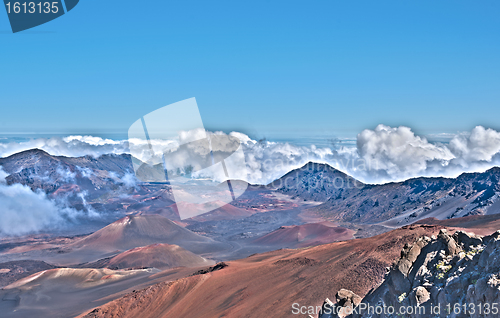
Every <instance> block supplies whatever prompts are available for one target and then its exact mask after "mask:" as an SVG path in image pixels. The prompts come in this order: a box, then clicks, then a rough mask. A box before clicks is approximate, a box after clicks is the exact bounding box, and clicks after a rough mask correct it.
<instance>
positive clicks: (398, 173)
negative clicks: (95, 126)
mask: <svg viewBox="0 0 500 318" xmlns="http://www.w3.org/2000/svg"><path fill="white" fill-rule="evenodd" d="M209 135H210V136H221V135H225V134H224V133H222V132H214V133H210V134H209ZM229 136H231V137H234V138H237V139H239V140H240V143H241V150H242V151H243V154H244V158H245V161H246V167H244V168H243V169H239V170H238V174H237V176H238V178H241V179H244V180H246V181H248V182H250V183H256V184H267V183H270V182H272V181H274V180H275V179H277V178H279V177H281V176H282V175H284V174H286V173H287V172H289V171H290V170H292V169H295V168H298V167H300V166H302V165H304V164H305V163H307V162H308V161H315V162H322V163H328V164H330V165H332V166H333V167H335V168H337V169H339V170H341V171H344V172H346V173H347V174H349V175H352V176H353V177H355V178H357V179H359V180H361V181H363V182H368V183H383V182H389V181H400V180H404V179H407V178H411V177H418V176H446V177H456V176H457V175H458V174H460V173H462V172H470V171H484V170H486V169H488V168H490V167H492V166H494V165H498V164H500V132H497V131H495V130H493V129H486V128H484V127H481V126H478V127H475V128H474V129H473V130H472V131H470V132H466V133H459V134H454V135H452V134H447V135H443V136H440V138H434V139H439V140H440V142H430V141H429V140H427V139H426V138H424V137H422V136H418V135H416V134H415V133H414V132H413V131H412V130H411V129H410V128H409V127H404V126H400V127H389V126H385V125H379V126H377V127H376V128H375V129H373V130H370V129H366V130H364V131H362V132H361V133H359V134H358V136H357V139H356V144H355V145H353V146H348V147H346V146H340V147H335V146H334V147H316V146H314V145H312V146H298V145H294V144H292V143H283V142H272V141H267V140H264V141H256V140H253V139H251V138H250V137H249V136H247V135H245V134H243V133H239V132H231V133H230V134H229ZM201 137H203V133H202V132H200V131H190V132H182V133H181V134H180V138H179V140H151V141H150V143H151V145H152V147H153V150H154V152H155V153H154V156H156V157H159V158H161V157H162V152H161V151H162V149H170V150H172V149H177V148H178V147H179V145H181V144H183V141H189V140H193V139H197V138H201ZM211 138H212V139H213V140H212V145H211V148H212V150H214V151H215V152H217V151H218V152H220V154H221V155H223V154H224V153H226V154H228V153H231V152H232V151H233V150H234V144H233V142H232V141H231V140H226V141H224V139H216V138H213V137H211ZM233 140H234V139H233ZM337 146H338V145H337ZM31 148H40V149H43V150H45V151H47V152H49V153H51V154H53V155H64V156H73V157H74V156H83V155H92V156H99V155H102V154H107V153H113V154H121V153H130V152H131V150H132V153H134V155H135V156H136V157H138V159H140V160H143V161H146V160H147V159H148V158H150V157H151V149H150V147H149V143H148V142H147V141H144V140H139V139H131V140H128V141H124V140H122V141H115V140H110V139H102V138H99V137H92V136H70V137H66V138H57V137H55V138H49V139H43V138H41V139H33V140H30V141H27V142H21V143H0V157H5V156H6V155H10V154H13V153H16V152H19V151H22V150H26V149H31ZM166 158H167V159H168V160H167V162H166V164H167V169H168V170H169V171H173V170H178V171H181V172H186V173H187V172H189V171H192V170H197V169H200V168H202V167H204V166H206V160H210V151H209V147H208V146H207V145H205V144H203V143H198V144H197V143H193V144H190V145H188V146H185V147H180V148H178V150H177V151H175V152H172V153H170V154H169V155H168V156H166ZM60 173H61V174H62V173H63V171H61V172H60ZM82 173H83V172H82ZM193 176H194V177H207V175H206V174H202V173H194V174H193ZM70 177H71V176H70V175H68V178H70ZM211 177H213V178H215V179H216V180H222V179H224V178H225V176H224V175H223V174H222V175H217V174H215V175H212V176H211ZM135 181H136V180H135V178H132V176H125V177H122V178H121V182H122V183H124V184H126V185H129V186H135V183H134V182H135Z"/></svg>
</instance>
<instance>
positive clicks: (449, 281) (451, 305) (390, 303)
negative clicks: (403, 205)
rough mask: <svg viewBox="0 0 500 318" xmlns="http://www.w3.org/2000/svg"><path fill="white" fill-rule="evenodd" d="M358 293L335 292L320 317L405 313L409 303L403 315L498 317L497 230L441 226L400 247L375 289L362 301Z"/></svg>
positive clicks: (499, 246)
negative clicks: (486, 233) (488, 232)
mask: <svg viewBox="0 0 500 318" xmlns="http://www.w3.org/2000/svg"><path fill="white" fill-rule="evenodd" d="M356 296H357V295H355V294H353V293H352V292H350V291H346V290H341V291H339V292H338V293H337V297H336V298H337V303H332V302H331V301H330V300H328V299H327V300H326V301H325V303H324V304H323V312H322V313H320V315H319V318H333V317H342V318H343V317H346V316H348V317H371V318H374V317H403V316H405V315H404V314H402V313H401V312H402V311H401V308H403V310H406V309H408V308H409V307H411V308H412V310H413V313H412V314H410V315H408V314H406V317H408V316H410V317H416V318H420V317H452V318H455V317H457V318H458V317H474V318H476V317H477V318H478V317H498V315H499V314H500V312H499V309H500V308H498V307H500V231H497V232H495V233H493V234H492V235H489V236H484V237H481V236H478V235H474V234H471V233H466V232H464V231H456V232H455V233H453V234H450V233H449V232H448V231H447V230H445V229H443V230H441V231H440V232H439V235H438V236H437V237H427V236H424V237H421V238H419V239H418V240H416V241H415V242H414V243H413V244H406V245H405V246H404V248H403V250H402V251H401V258H400V259H399V260H398V261H397V262H396V263H395V264H394V265H393V266H392V267H389V268H387V274H386V277H385V279H384V282H383V283H382V284H381V285H380V286H379V287H378V288H376V289H374V290H372V291H370V292H369V293H368V294H367V295H366V296H365V297H364V299H363V300H362V301H354V300H353V299H357V298H356ZM357 297H359V296H357ZM486 304H488V305H486ZM494 304H496V305H494ZM437 306H438V307H437ZM370 307H371V308H372V311H369V310H368V309H369V308H370ZM391 307H392V308H393V309H394V310H393V312H391V310H390V309H389V308H391ZM480 307H481V309H480ZM351 308H354V309H353V311H351V310H350V309H351ZM377 308H379V312H378V313H377V311H376V309H377ZM383 308H386V309H383ZM495 308H497V309H495ZM332 309H333V310H332ZM382 309H383V311H382ZM438 309H439V310H438ZM338 312H340V313H339V314H337V313H338ZM345 312H348V313H350V315H346V314H344V313H345Z"/></svg>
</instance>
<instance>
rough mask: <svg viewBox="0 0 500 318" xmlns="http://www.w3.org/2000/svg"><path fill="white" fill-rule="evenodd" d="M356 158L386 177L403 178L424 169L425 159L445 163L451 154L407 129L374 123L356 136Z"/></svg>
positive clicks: (453, 156) (415, 174) (442, 146)
mask: <svg viewBox="0 0 500 318" xmlns="http://www.w3.org/2000/svg"><path fill="white" fill-rule="evenodd" d="M357 150H358V153H359V156H360V158H362V159H363V160H366V161H368V162H372V163H373V165H371V169H372V170H374V172H375V171H376V170H382V171H384V172H385V174H386V175H387V177H391V176H392V177H395V178H396V179H403V178H408V177H414V176H418V175H420V174H422V173H424V172H425V171H426V169H427V168H428V164H429V162H435V161H437V162H441V163H442V164H443V166H446V165H447V162H449V161H450V160H451V159H453V158H455V155H454V154H453V153H452V152H451V151H450V149H448V148H447V147H446V146H445V145H443V144H433V143H430V142H428V141H427V139H425V138H423V137H419V136H416V135H415V134H414V133H413V131H411V129H410V128H408V127H404V126H400V127H397V128H392V127H388V126H385V125H378V126H377V127H376V128H375V129H374V130H369V129H366V130H364V131H362V132H361V133H360V134H359V135H358V138H357Z"/></svg>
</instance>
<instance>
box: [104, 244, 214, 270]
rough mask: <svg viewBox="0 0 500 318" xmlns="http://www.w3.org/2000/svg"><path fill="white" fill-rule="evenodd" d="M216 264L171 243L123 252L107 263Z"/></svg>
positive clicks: (131, 265) (158, 265) (119, 266)
mask: <svg viewBox="0 0 500 318" xmlns="http://www.w3.org/2000/svg"><path fill="white" fill-rule="evenodd" d="M212 264H214V262H213V261H208V260H206V259H205V258H203V257H201V256H198V255H196V254H193V253H191V252H190V251H187V250H185V249H183V248H182V247H179V246H177V245H169V244H153V245H149V246H144V247H136V248H134V249H131V250H128V251H126V252H123V253H121V254H119V255H117V256H115V257H113V258H112V259H110V260H109V262H108V263H107V264H106V267H108V268H112V269H126V268H144V267H156V268H160V269H167V268H174V267H181V266H183V267H199V266H208V265H212Z"/></svg>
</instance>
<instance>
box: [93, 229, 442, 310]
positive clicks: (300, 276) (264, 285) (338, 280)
mask: <svg viewBox="0 0 500 318" xmlns="http://www.w3.org/2000/svg"><path fill="white" fill-rule="evenodd" d="M440 228H441V227H440V226H426V225H414V226H407V227H405V228H401V229H397V230H393V231H391V232H387V233H384V234H381V235H378V236H375V237H372V238H367V239H358V240H350V241H345V242H337V243H331V244H325V245H320V246H316V247H311V248H305V249H298V250H289V249H284V250H278V251H273V252H268V253H264V254H256V255H253V256H250V257H248V258H245V259H241V260H237V261H231V262H227V264H228V265H229V266H228V267H226V268H223V269H221V270H219V271H215V272H211V273H207V274H204V275H196V276H191V277H186V278H183V279H180V280H176V281H170V282H167V281H166V282H163V283H160V284H156V285H154V286H151V287H148V288H146V289H143V290H139V291H135V292H134V293H131V294H128V295H126V296H124V297H122V298H120V299H117V300H115V301H112V302H110V303H108V304H106V305H104V306H102V307H99V308H96V309H95V310H92V311H90V312H89V313H88V314H87V315H86V316H85V317H155V318H156V317H165V318H166V317H203V318H206V317H268V316H269V315H271V314H272V316H273V317H290V315H291V310H292V307H291V306H292V304H293V303H299V304H303V305H307V306H309V305H321V303H322V301H323V300H324V299H325V298H326V297H330V298H331V297H333V295H334V294H335V292H336V291H337V290H339V289H341V288H346V289H349V290H352V291H354V292H355V293H357V294H358V295H365V294H366V293H367V292H368V291H369V290H370V289H371V288H373V287H375V286H377V285H378V284H379V283H380V282H381V281H382V279H383V276H384V273H385V268H386V267H387V266H389V265H391V263H392V262H393V261H395V260H396V259H397V258H398V257H399V256H400V252H401V248H402V247H403V245H404V244H406V243H411V242H413V241H414V240H415V239H416V238H418V237H420V236H423V235H428V236H430V235H434V234H437V233H438V231H439V229H440Z"/></svg>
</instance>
